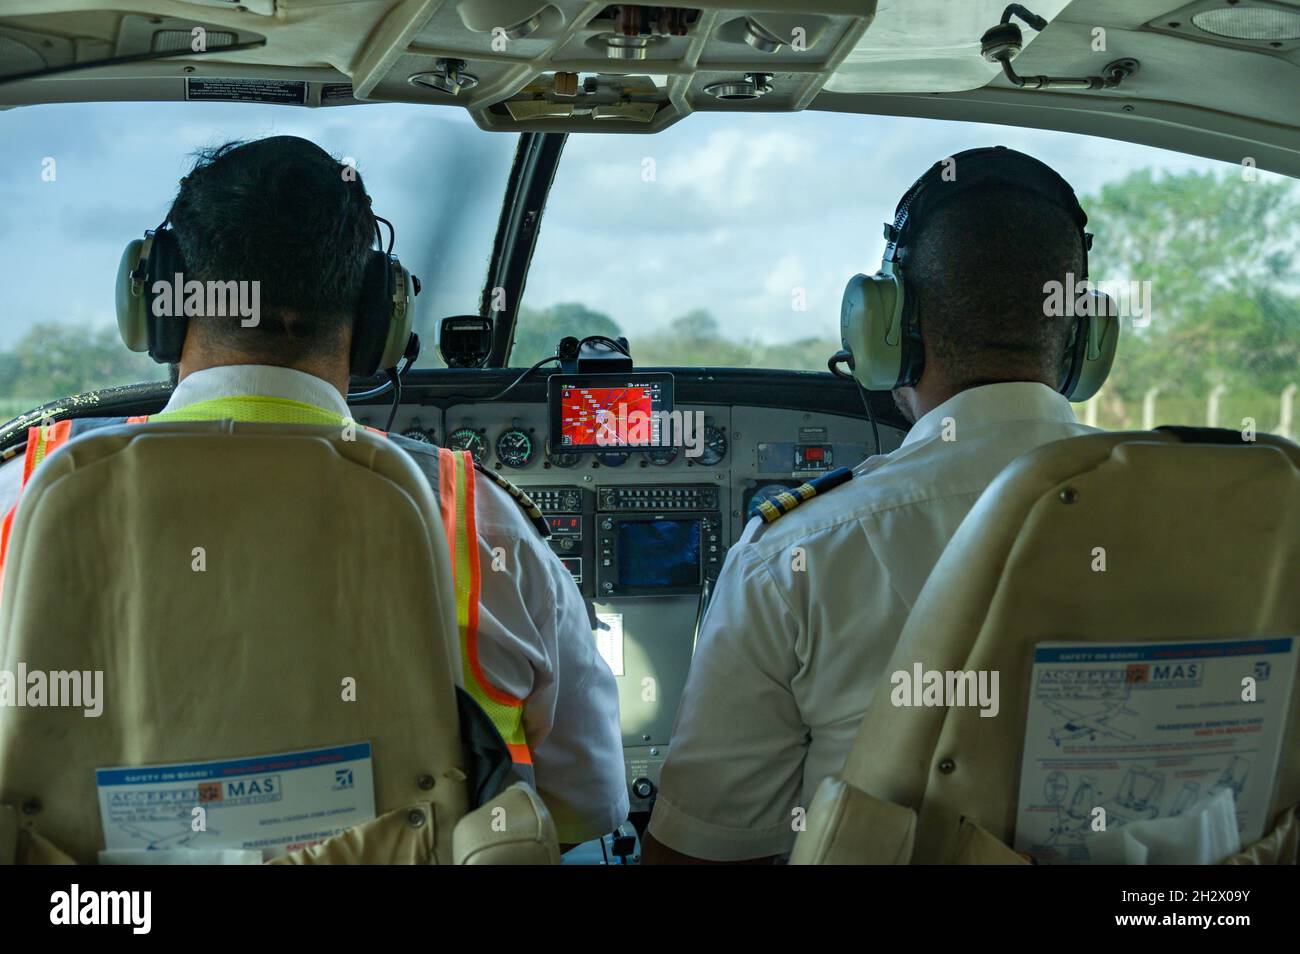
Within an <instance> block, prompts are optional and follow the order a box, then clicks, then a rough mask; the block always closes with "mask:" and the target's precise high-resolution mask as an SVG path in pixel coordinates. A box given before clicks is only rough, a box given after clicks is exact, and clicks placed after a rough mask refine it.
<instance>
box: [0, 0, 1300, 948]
mask: <svg viewBox="0 0 1300 954" xmlns="http://www.w3.org/2000/svg"><path fill="white" fill-rule="evenodd" d="M56 6H57V9H51V8H50V5H49V4H45V3H38V2H35V0H12V2H10V3H8V4H6V8H5V9H4V10H3V11H0V141H2V142H3V144H4V145H3V148H2V149H0V178H2V179H3V182H4V185H3V186H0V192H2V194H3V196H4V201H3V215H0V241H3V243H4V245H5V248H6V252H7V254H5V255H4V256H2V257H0V285H3V287H4V288H5V290H6V303H7V307H6V308H5V309H4V311H3V313H2V314H0V419H2V420H4V421H7V423H4V424H3V425H0V504H2V505H3V506H4V508H5V509H6V512H7V516H6V522H5V528H4V530H5V537H4V539H5V543H4V550H3V551H0V561H2V562H0V566H2V567H3V573H4V577H3V587H4V588H3V591H2V594H0V665H3V667H4V669H5V670H6V671H8V672H7V675H6V673H0V677H3V678H2V679H0V861H4V862H22V861H28V862H51V861H73V862H76V863H80V864H83V865H86V864H95V863H101V864H111V863H132V864H139V863H146V862H149V861H154V862H159V863H162V862H164V861H166V862H170V863H181V861H178V860H177V857H176V856H177V855H182V856H183V855H185V853H186V852H202V853H203V858H202V860H203V861H206V862H209V863H212V862H219V861H223V860H224V861H229V860H237V861H239V862H241V863H251V862H254V861H256V862H270V861H278V862H279V863H285V862H286V861H290V862H305V863H320V862H323V861H336V862H360V863H369V864H374V863H401V862H406V863H435V862H436V863H440V864H448V863H451V862H453V861H454V862H456V863H506V864H512V863H554V864H563V865H566V866H579V865H599V864H621V865H629V864H636V863H639V862H642V861H647V862H650V861H669V862H687V861H704V862H715V863H725V862H746V861H748V862H753V861H774V862H777V863H781V864H785V863H790V864H907V863H913V864H1028V863H1034V864H1059V865H1071V864H1088V863H1091V864H1140V863H1144V862H1146V863H1156V862H1168V863H1179V864H1219V863H1222V862H1225V861H1229V860H1231V861H1232V862H1234V863H1237V864H1244V863H1247V862H1257V863H1262V862H1265V861H1284V862H1289V863H1295V861H1296V858H1297V855H1296V845H1297V844H1300V835H1298V834H1297V833H1298V832H1300V755H1297V752H1300V748H1298V747H1297V742H1298V741H1300V734H1298V733H1300V715H1298V713H1300V689H1296V688H1295V687H1294V685H1293V684H1294V681H1295V679H1296V669H1297V658H1298V657H1300V644H1298V643H1297V640H1300V628H1298V627H1300V602H1298V601H1297V599H1298V596H1297V595H1298V594H1300V587H1297V586H1296V585H1295V584H1296V569H1297V566H1300V564H1298V563H1297V562H1296V561H1297V559H1298V558H1300V551H1297V540H1300V532H1297V531H1298V530H1300V527H1298V526H1297V519H1300V517H1298V515H1300V448H1297V447H1296V444H1295V443H1294V441H1295V440H1296V438H1297V436H1300V422H1298V421H1297V418H1296V403H1297V387H1300V375H1298V373H1297V368H1300V296H1298V295H1297V293H1296V288H1297V276H1300V235H1297V226H1296V223H1297V222H1300V217H1298V216H1297V214H1296V213H1297V212H1298V211H1300V188H1297V186H1296V183H1295V177H1296V176H1297V175H1300V149H1298V148H1297V145H1296V138H1295V137H1296V129H1297V124H1298V123H1300V115H1297V108H1296V101H1295V97H1294V95H1293V90H1294V87H1295V83H1294V72H1295V70H1296V68H1297V66H1300V6H1297V5H1296V4H1295V3H1294V2H1285V3H1284V2H1267V3H1266V2H1263V0H1258V2H1257V0H1250V2H1245V0H1243V2H1241V3H1237V2H1236V0H1230V2H1218V0H1196V2H1193V3H1190V4H1188V3H1181V2H1178V0H1143V2H1141V3H1136V2H1135V3H1132V4H1127V5H1119V6H1117V5H1115V4H1110V3H1105V2H1101V0H1095V2H1094V0H1074V2H1072V3H1070V2H1066V0H1038V2H1036V3H1030V4H1024V5H1022V4H1010V5H1007V4H1005V3H1001V2H984V0H979V2H974V0H972V2H962V3H948V2H945V0H926V2H924V3H913V4H904V3H893V2H889V0H879V2H874V0H873V2H866V3H862V2H857V3H850V2H844V0H817V2H814V3H799V4H790V3H776V2H768V3H763V4H752V3H749V4H747V3H744V2H707V3H704V2H700V3H694V4H691V5H688V6H671V5H668V6H665V5H657V4H606V3H592V2H585V0H549V2H544V0H461V2H457V3H452V2H447V3H416V2H396V3H393V2H378V0H376V2H342V3H317V2H310V0H242V2H241V3H239V4H227V3H219V2H206V0H132V2H124V3H118V4H115V5H112V8H111V9H108V8H105V7H104V6H103V5H100V4H94V3H88V2H80V0H67V2H62V3H59V4H57V5H56ZM1121 7H1122V8H1121ZM304 141H305V142H306V143H308V144H314V147H316V148H317V152H314V153H310V154H309V153H307V152H303V151H301V149H305V148H306V147H301V148H300V147H299V146H298V145H294V144H295V143H302V142H304ZM248 149H264V150H265V151H264V153H259V154H258V157H257V159H256V160H255V161H253V160H249V161H247V162H245V164H244V165H238V163H239V161H240V160H239V159H238V158H237V157H238V156H239V154H240V152H241V150H248ZM294 150H299V151H297V152H295V151H294ZM245 155H247V153H245ZM322 162H323V163H326V164H327V165H328V167H329V169H331V170H334V173H331V175H333V179H331V181H330V182H328V183H327V182H325V181H324V179H320V178H319V177H320V175H321V173H320V171H319V170H320V169H321V168H325V166H321V165H320V163H322ZM927 169H928V170H929V171H928V172H927ZM335 173H337V174H335ZM313 177H316V178H313ZM918 177H919V178H918ZM326 178H328V177H326ZM257 189H261V190H263V191H262V192H259V193H257V194H256V196H255V197H254V198H252V199H250V198H249V197H250V195H253V193H254V192H255V190H257ZM204 190H206V191H204ZM222 190H225V191H222ZM360 195H364V202H362V203H361V205H360V206H358V209H359V211H358V210H352V211H346V212H339V211H337V210H339V209H343V208H344V204H346V203H351V202H353V201H354V200H355V199H356V198H357V197H358V196H360ZM900 197H902V198H901V199H900ZM281 198H283V200H284V202H286V203H300V204H299V205H296V206H293V208H294V209H299V210H301V212H295V213H294V215H295V216H297V218H293V219H286V218H284V217H283V216H282V217H281V218H279V219H277V218H275V216H276V215H277V214H279V213H277V211H276V209H277V206H276V203H277V202H279V201H280V199H281ZM1035 203H1036V204H1035ZM223 204H224V207H223ZM287 207H288V206H286V208H287ZM351 208H352V207H351V206H350V205H349V206H348V209H351ZM1039 210H1043V211H1041V213H1040V211H1039ZM353 215H355V217H356V221H355V223H354V222H353V219H352V218H350V216H353ZM336 222H342V223H344V224H343V225H339V226H338V227H337V228H335V225H334V224H333V223H336ZM356 223H360V224H356ZM882 224H883V235H882ZM1053 229H1055V231H1052V230H1053ZM357 230H361V232H364V234H361V237H360V238H359V239H358V238H356V236H355V235H354V234H353V233H357ZM358 234H360V233H358ZM323 235H327V236H328V241H326V240H325V239H322V236H323ZM268 236H272V238H270V239H268ZM358 242H359V243H360V244H357V243H358ZM313 243H314V244H315V246H318V247H319V248H318V250H317V251H314V252H311V253H310V254H311V255H315V256H316V257H315V258H304V259H303V261H304V262H305V263H307V264H304V265H303V267H302V268H301V269H296V267H295V266H293V265H292V262H293V261H294V259H293V258H292V256H294V255H297V254H299V253H300V252H301V253H302V254H303V255H307V254H308V253H307V252H306V251H302V250H303V249H306V248H307V247H308V246H312V245H313ZM329 243H334V245H335V247H337V249H338V250H339V251H338V253H337V257H330V252H329V250H330V245H329ZM349 243H351V244H349ZM352 245H356V247H357V249H358V252H357V256H354V257H355V260H356V263H357V264H356V265H355V267H354V265H353V264H352V262H353V257H349V256H351V254H352V253H350V252H348V251H346V249H348V248H351V247H352ZM124 248H125V251H124ZM222 256H229V258H228V259H226V258H222ZM241 256H242V257H241ZM227 260H228V261H230V262H232V263H237V264H236V265H234V266H232V267H230V268H227V267H225V266H224V265H223V266H222V267H221V268H218V267H216V266H214V265H211V264H210V263H211V262H216V261H222V262H225V261H227ZM962 262H965V263H967V264H966V265H964V266H963V265H960V264H954V263H962ZM285 263H289V264H285ZM1058 266H1059V267H1058ZM186 273H189V274H186ZM286 276H289V277H288V278H286ZM990 276H994V277H990ZM1057 277H1059V278H1060V279H1061V281H1056V280H1055V279H1056V278H1057ZM245 279H247V281H245ZM1045 279H1047V280H1045ZM846 283H847V286H846ZM336 292H337V295H336V297H337V299H338V300H339V301H344V300H346V301H347V302H348V303H349V304H348V306H347V308H345V309H343V311H344V312H346V316H347V317H346V320H345V322H344V324H345V326H346V329H345V331H339V332H338V333H339V334H346V339H340V340H346V342H347V343H346V344H345V345H343V346H341V347H342V350H341V351H338V353H337V354H334V355H333V356H332V357H330V355H328V354H327V353H326V351H320V352H319V353H318V352H317V351H312V350H311V349H310V348H308V346H307V345H304V344H303V343H302V342H303V341H304V340H306V339H305V338H304V335H309V333H308V332H307V331H304V330H303V329H304V328H306V327H307V325H308V324H309V323H310V322H309V321H308V319H309V318H310V316H311V314H313V312H312V306H311V305H310V303H312V302H324V303H325V305H322V306H321V309H318V310H320V313H321V314H324V313H326V312H330V307H331V306H329V304H328V303H329V301H331V300H332V299H330V298H329V296H330V295H335V294H336ZM294 296H297V297H294ZM357 302H359V304H356V303H357ZM354 306H355V312H356V315H357V317H356V319H355V323H354V322H353V318H352V315H353V309H354ZM336 310H337V309H336ZM330 314H333V313H332V312H330ZM215 315H219V316H220V317H219V318H214V317H213V316H215ZM1025 316H1027V317H1025ZM1022 319H1023V320H1022ZM1035 319H1040V320H1035ZM205 320H219V321H222V322H225V325H224V328H225V330H223V331H222V332H220V334H219V335H217V334H215V333H214V334H209V333H208V332H207V331H201V332H200V333H199V334H196V330H199V329H201V328H204V327H206V326H204V325H203V321H205ZM330 320H334V319H333V318H330ZM1016 322H1020V324H1019V325H1016ZM1013 325H1014V326H1015V327H1014V328H1013ZM340 327H344V326H340ZM187 329H188V330H187ZM1008 329H1011V330H1008ZM1016 329H1018V330H1016ZM331 333H332V332H331ZM311 334H315V332H311ZM277 336H278V337H277ZM327 337H328V335H325V337H322V338H321V340H322V341H324V340H326V338H327ZM313 340H314V339H313ZM277 342H279V343H278V344H277ZM314 347H315V345H312V346H311V348H314ZM322 347H324V346H322ZM200 348H202V349H203V350H202V351H201V352H200V351H199V350H197V349H200ZM276 348H281V349H282V350H281V351H278V352H277V351H276V350H275V349H276ZM295 349H297V350H295ZM304 349H306V350H304ZM1053 349H1054V350H1053ZM277 355H278V357H277ZM1043 355H1048V357H1043ZM232 368H234V369H235V370H234V371H231V369H232ZM259 368H262V369H264V370H261V371H259V370H257V369H259ZM239 369H242V370H239ZM265 369H269V370H265ZM214 371H215V372H216V373H214ZM296 375H301V376H302V378H303V379H305V378H307V377H310V378H311V379H312V380H311V381H310V382H307V383H304V381H303V379H300V378H298V377H295V376H296ZM331 387H332V388H333V390H332V391H331V390H330V388H331ZM259 388H260V390H259ZM313 389H315V390H313ZM318 395H319V399H317V396H318ZM277 495H279V496H277ZM1228 495H1230V496H1228ZM277 500H279V501H281V502H282V503H277ZM493 508H495V509H493ZM1225 511H1230V512H1225ZM1234 514H1235V516H1234ZM494 534H495V536H494ZM429 541H432V543H429ZM163 551H165V553H164V552H163ZM504 590H511V592H512V594H513V595H512V596H511V597H510V599H511V600H513V602H511V603H510V605H509V606H506V604H505V603H504V602H503V603H498V602H496V601H497V600H498V599H499V596H498V594H499V593H501V592H503V591H504ZM561 592H562V593H563V594H564V600H565V601H567V602H565V601H560V602H556V599H555V597H554V594H555V593H561ZM502 599H504V598H502ZM566 627H567V629H568V631H569V632H573V631H575V629H576V631H577V632H579V633H580V634H581V637H582V638H581V640H580V642H581V646H580V647H579V646H578V645H577V644H576V643H575V644H573V645H570V646H568V648H565V644H563V640H565V639H567V638H569V637H566V636H564V635H563V633H564V631H565V630H566ZM533 629H536V631H537V632H538V633H540V634H542V635H539V636H537V637H536V640H534V641H533V642H530V641H529V640H533V636H531V635H520V633H521V632H523V631H524V630H527V632H528V633H532V632H533ZM552 630H553V631H554V632H556V633H559V634H560V635H554V634H552V635H546V633H548V632H551V631H552ZM421 632H423V633H426V634H431V635H428V638H424V637H418V636H417V635H416V634H417V633H421ZM171 634H175V635H171ZM254 637H255V638H254ZM227 638H228V639H229V643H228V645H225V646H224V647H223V646H222V645H221V643H222V641H223V640H226V639H227ZM548 640H550V641H548ZM555 640H560V642H559V643H556V642H555ZM276 643H279V644H280V645H279V647H278V648H270V647H272V646H273V645H274V644H276ZM512 647H513V648H512ZM512 654H513V655H512ZM312 657H317V658H312ZM20 665H21V667H22V674H21V676H20V675H19V667H20ZM97 671H98V679H99V680H100V681H99V682H98V683H97V682H96V681H95V679H94V678H92V676H93V674H95V673H96V672H97ZM570 671H571V672H572V673H575V674H577V675H576V676H573V677H571V676H570V675H569V673H570ZM541 672H545V673H546V677H545V680H544V681H543V682H535V681H530V680H535V679H536V678H540V677H536V676H535V674H536V673H541ZM593 672H594V673H596V675H594V676H589V675H588V674H589V673H593ZM60 674H61V675H60ZM530 674H534V675H530ZM73 676H76V677H77V679H76V680H75V681H76V686H75V687H74V686H73V685H72V683H73V681H74V680H73V679H72V677H73ZM83 676H84V677H85V678H84V685H83V679H82V677H83ZM33 679H36V680H37V682H39V683H40V684H41V686H42V687H43V688H42V689H41V691H40V692H39V693H36V690H35V689H34V687H35V686H36V684H37V683H36V682H33V681H32V680H33ZM60 680H62V684H60ZM546 680H550V681H546ZM566 680H572V681H571V682H570V681H566ZM574 683H576V685H575V684H574ZM60 685H61V689H60ZM96 686H98V689H96V688H95V687H96ZM205 686H206V687H207V689H205V688H204V687H205ZM422 686H424V687H426V688H427V687H430V686H432V687H436V689H432V690H430V691H427V692H426V691H425V690H424V689H422V688H421V687H422ZM602 686H603V687H605V688H603V689H601V688H600V687H602ZM277 687H280V691H279V692H277ZM537 687H541V688H537ZM547 687H549V688H547ZM593 687H595V688H593ZM73 688H76V690H77V692H76V693H73V695H77V697H78V698H80V699H81V700H82V701H83V702H84V703H85V704H84V705H81V706H80V707H77V706H75V705H71V704H69V705H68V706H65V707H64V709H57V708H56V707H57V705H58V704H59V703H58V702H57V701H56V700H58V699H59V698H60V692H61V691H62V692H63V695H64V696H67V697H68V698H71V697H70V696H68V693H69V692H72V689H73ZM209 690H210V692H209ZM601 692H605V693H606V695H604V696H602V695H601ZM33 693H35V694H33ZM349 693H351V696H349ZM249 694H257V696H258V699H259V701H258V702H257V704H256V705H254V706H252V707H251V709H250V710H249V711H251V712H252V713H254V714H253V715H251V716H250V715H243V714H241V710H242V708H243V702H245V701H247V699H248V698H249ZM205 695H211V696H212V698H208V699H204V698H203V697H204V696H205ZM277 696H279V697H278V698H276V697H277ZM326 697H328V698H326ZM65 701H66V700H65ZM587 706H589V707H590V708H584V707H587ZM96 708H98V709H99V710H100V712H102V713H104V714H105V715H106V716H107V718H105V719H104V720H103V721H101V720H100V718H99V715H96V716H95V717H93V718H91V717H90V712H91V711H92V710H93V709H96ZM114 709H116V710H117V711H116V713H114V711H113V710H114ZM70 712H75V715H76V718H75V719H73V718H72V715H71V714H69V713H70ZM222 713H225V714H226V716H224V717H222V718H221V720H220V721H221V727H220V728H219V729H218V728H215V725H216V722H217V721H218V720H219V716H221V714H222ZM83 719H84V724H83ZM598 719H604V720H605V722H606V725H605V726H604V728H603V729H597V728H593V725H594V722H595V721H596V720H598ZM204 726H211V727H212V728H211V732H212V734H211V737H210V740H209V741H208V742H204V741H203V740H204V739H205V738H207V737H206V736H205V735H204V732H205V731H208V730H207V729H205V728H203V727H204ZM419 726H424V727H435V728H431V729H430V734H429V735H428V736H427V738H425V737H423V736H421V733H422V732H423V731H424V730H423V729H417V727H419ZM588 730H590V732H591V735H590V740H591V741H590V744H591V746H592V748H591V750H590V752H586V754H584V752H585V750H584V748H583V746H584V745H585V744H586V743H584V738H586V735H585V733H586V732H587V731H588ZM602 733H603V735H602ZM63 746H66V758H64V757H58V758H55V757H52V756H51V754H50V753H51V752H52V751H53V748H52V747H63ZM593 753H594V754H593ZM597 757H599V760H600V761H601V762H602V764H603V765H604V769H603V771H604V773H605V777H606V778H605V781H604V782H602V783H600V784H599V785H594V786H593V787H592V788H591V789H590V790H584V788H583V782H582V779H581V777H582V774H583V772H584V771H586V769H585V768H584V766H586V765H587V762H585V761H584V759H586V758H590V759H591V760H593V762H594V761H595V760H597ZM311 786H315V787H314V788H313V787H311ZM583 792H585V794H583ZM584 799H587V800H588V801H584ZM595 802H600V804H601V805H602V806H603V807H602V808H600V809H599V810H597V808H594V807H592V804H593V803H595ZM611 806H613V807H612V808H611ZM611 813H612V814H611ZM1288 813H1289V814H1288ZM592 819H599V820H598V821H592ZM588 822H590V824H588ZM593 825H594V826H595V829H594V830H593V829H592V826H593ZM196 826H198V827H196ZM1126 830H1127V831H1126ZM1108 834H1109V837H1103V836H1106V835H1108ZM6 853H7V854H6ZM191 857H193V856H191ZM1116 910H1120V908H1116ZM56 923H57V922H56Z"/></svg>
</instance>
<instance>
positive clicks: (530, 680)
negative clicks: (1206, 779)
mask: <svg viewBox="0 0 1300 954" xmlns="http://www.w3.org/2000/svg"><path fill="white" fill-rule="evenodd" d="M234 395H262V396H264V397H278V398H283V399H286V400H290V401H298V402H301V403H303V404H310V405H313V406H315V407H321V408H325V409H326V410H328V411H331V412H333V413H335V414H339V415H341V416H343V417H351V412H350V411H349V410H348V406H347V404H346V403H345V402H344V400H343V398H342V396H341V395H340V394H339V392H338V391H336V390H335V389H334V388H333V387H332V386H331V385H330V384H328V383H326V382H325V381H323V380H322V379H320V378H317V377H315V376H313V375H310V374H305V373H303V372H301V371H294V370H291V369H288V368H276V367H270V366H267V365H229V366H224V367H217V368H208V369H206V370H203V371H197V372H195V373H193V374H190V375H188V376H187V377H186V378H185V380H183V381H181V382H180V384H179V385H177V387H176V390H175V391H174V392H173V394H172V396H171V400H169V401H168V402H167V406H166V407H165V408H163V410H164V411H175V410H178V409H179V408H182V407H186V406H188V405H190V404H195V403H198V402H200V401H210V400H214V399H216V398H223V397H231V396H234ZM21 480H22V456H21V455H19V456H18V457H17V458H15V459H14V460H13V461H11V462H9V463H7V464H5V465H4V466H3V467H0V515H3V514H4V513H7V512H8V510H9V508H10V507H11V506H12V505H13V503H14V501H15V500H17V498H18V492H19V488H20V486H21ZM474 516H475V521H476V523H477V527H478V540H479V560H480V561H481V565H482V567H483V571H484V572H483V583H482V590H481V594H480V600H479V602H480V607H479V626H478V638H479V662H480V664H481V665H482V667H483V672H484V674H485V675H486V676H487V677H488V679H489V680H490V681H491V682H492V683H493V684H494V685H495V686H497V687H498V688H500V689H502V690H503V691H505V692H508V693H510V694H511V695H513V696H514V697H515V698H517V699H523V700H524V731H525V733H526V735H527V737H528V746H529V748H530V749H531V750H532V754H533V770H534V773H535V776H536V781H537V789H538V792H539V793H540V794H541V796H542V799H543V800H544V801H545V802H546V806H547V808H549V809H550V812H551V815H552V817H553V818H554V820H555V825H556V829H557V830H558V832H559V836H560V841H561V842H569V843H578V842H582V841H586V840H588V839H591V838H595V837H598V836H599V835H602V834H605V833H607V832H609V831H612V830H613V829H614V828H616V827H618V825H619V824H620V823H621V822H622V821H623V819H625V818H626V817H627V812H628V797H627V781H626V779H625V777H624V769H623V742H622V736H621V733H620V729H619V709H618V688H617V686H616V684H615V682H614V675H613V673H612V672H610V669H609V666H608V665H607V664H606V663H605V661H604V660H603V659H602V658H601V657H600V655H599V654H598V653H597V652H596V642H595V638H594V637H593V635H592V631H591V623H590V621H589V619H588V616H587V608H586V604H585V603H584V602H583V599H582V594H581V593H579V592H578V588H577V586H576V584H574V582H573V577H572V576H570V575H569V571H568V570H566V569H565V568H564V565H563V564H561V563H560V560H559V558H558V557H557V556H555V554H554V553H553V552H551V548H550V547H549V546H547V545H546V541H545V540H544V539H543V538H542V536H541V534H540V533H538V531H537V528H536V527H534V526H533V525H532V523H531V522H530V521H529V520H528V518H527V517H526V516H525V515H524V513H523V511H522V510H521V509H520V507H519V504H517V503H515V501H514V500H513V499H512V498H511V497H510V495H509V494H507V493H506V492H505V491H504V490H502V489H501V488H500V487H498V486H497V485H496V484H495V483H493V482H492V481H491V480H488V479H486V478H483V477H482V475H480V476H479V479H478V480H477V481H476V482H475V493H474ZM438 542H439V545H440V546H445V545H446V541H445V540H439V541H438ZM496 547H500V548H501V549H502V550H503V551H504V565H505V566H507V567H511V568H514V572H507V573H494V572H491V569H490V568H491V567H492V565H493V560H494V559H496V558H499V557H500V556H501V554H500V553H499V552H498V553H497V554H494V553H493V549H494V548H496ZM498 565H501V564H500V562H498Z"/></svg>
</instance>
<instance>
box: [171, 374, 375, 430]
mask: <svg viewBox="0 0 1300 954" xmlns="http://www.w3.org/2000/svg"><path fill="white" fill-rule="evenodd" d="M247 395H253V396H257V397H273V398H282V399H284V400H286V401H297V402H298V403H299V404H310V405H311V406H312V407H319V408H324V409H325V410H327V411H333V412H334V413H336V414H338V415H339V416H340V417H349V416H350V414H351V412H350V411H349V410H348V405H347V402H346V401H344V400H343V395H341V394H339V392H338V391H337V390H336V389H335V387H334V385H332V384H330V383H329V382H327V381H325V380H324V379H323V378H318V377H316V376H315V375H314V374H307V373H306V372H305V371H295V370H294V369H293V368H278V367H275V366H273V365H269V364H225V365H220V366H218V367H215V368H204V369H203V370H202V371H195V372H193V373H192V374H188V375H186V376H185V379H184V380H183V381H181V382H180V383H179V384H177V385H176V389H175V390H174V391H172V396H171V400H169V401H168V402H167V406H166V407H164V408H163V412H164V413H166V412H168V411H177V410H180V409H181V408H183V407H188V406H189V405H191V404H198V403H199V402H200V401H212V400H216V399H217V398H225V397H237V396H238V397H242V396H247Z"/></svg>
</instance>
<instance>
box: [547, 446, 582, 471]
mask: <svg viewBox="0 0 1300 954" xmlns="http://www.w3.org/2000/svg"><path fill="white" fill-rule="evenodd" d="M546 459H547V460H548V461H550V463H551V465H552V466H553V467H577V466H578V461H580V460H582V456H581V455H580V454H571V453H568V452H566V451H559V452H556V451H550V450H548V451H547V452H546Z"/></svg>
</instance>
